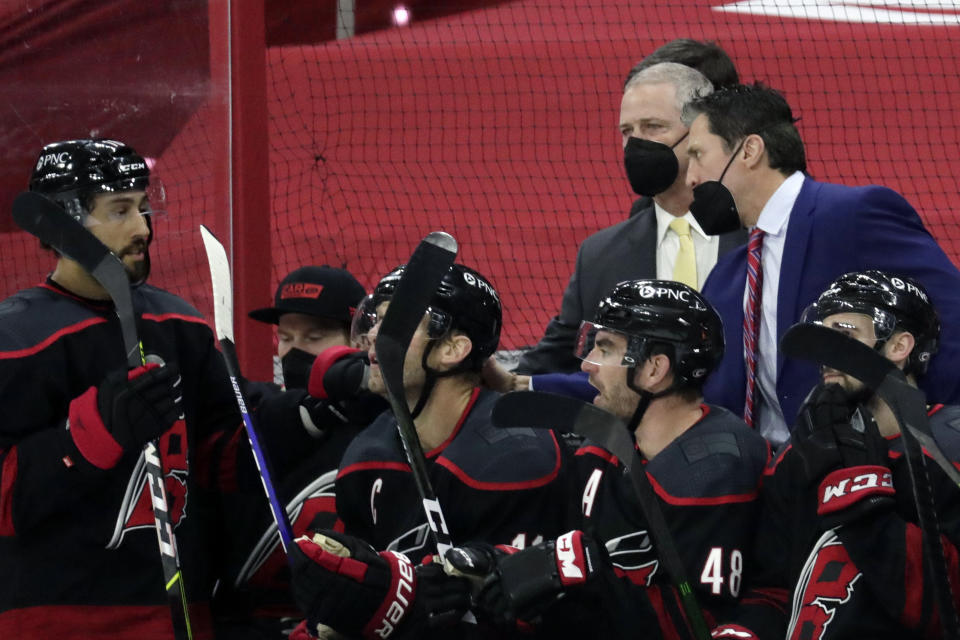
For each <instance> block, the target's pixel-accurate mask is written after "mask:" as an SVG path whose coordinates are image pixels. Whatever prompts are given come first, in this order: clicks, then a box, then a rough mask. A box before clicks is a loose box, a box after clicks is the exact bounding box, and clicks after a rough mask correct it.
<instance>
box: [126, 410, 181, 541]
mask: <svg viewBox="0 0 960 640" xmlns="http://www.w3.org/2000/svg"><path fill="white" fill-rule="evenodd" d="M157 444H158V449H159V451H160V461H161V464H162V465H163V480H164V490H165V491H166V492H167V511H168V512H169V513H170V522H171V524H172V525H173V528H174V529H176V528H177V525H178V524H180V521H181V520H183V518H185V517H186V515H187V425H186V423H185V422H184V421H183V420H177V421H176V422H175V423H174V425H173V427H171V428H170V429H169V430H168V431H167V432H166V433H164V434H163V435H162V436H160V440H159V441H158V443H157ZM154 526H155V525H154V518H153V505H152V501H151V497H150V488H149V486H148V483H147V466H146V460H145V458H144V454H143V452H142V451H141V452H140V457H139V458H137V464H136V465H135V466H134V468H133V472H132V473H131V474H130V479H129V480H128V481H127V489H126V491H125V492H124V494H123V500H122V502H121V503H120V510H119V512H118V513H117V520H116V523H115V524H114V527H113V535H112V536H111V537H110V541H109V542H108V543H107V549H116V548H117V547H119V546H120V545H121V544H123V539H124V537H125V536H126V535H127V533H128V532H130V531H136V530H139V529H150V530H151V531H152V530H153V529H154Z"/></svg>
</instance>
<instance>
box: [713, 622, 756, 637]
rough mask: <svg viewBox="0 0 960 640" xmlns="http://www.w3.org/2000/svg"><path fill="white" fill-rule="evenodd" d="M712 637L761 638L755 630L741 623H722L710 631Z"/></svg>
mask: <svg viewBox="0 0 960 640" xmlns="http://www.w3.org/2000/svg"><path fill="white" fill-rule="evenodd" d="M710 637H712V638H732V639H733V640H760V638H759V637H758V636H757V634H755V633H754V632H753V631H751V630H750V629H748V628H746V627H741V626H740V625H739V624H722V625H720V626H719V627H717V628H715V629H714V630H713V631H711V632H710Z"/></svg>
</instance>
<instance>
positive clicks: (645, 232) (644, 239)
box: [601, 204, 657, 278]
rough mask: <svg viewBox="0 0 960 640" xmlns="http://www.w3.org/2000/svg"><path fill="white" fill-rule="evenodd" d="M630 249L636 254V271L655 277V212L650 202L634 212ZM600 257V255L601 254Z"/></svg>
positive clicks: (630, 232)
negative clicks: (637, 267) (638, 267)
mask: <svg viewBox="0 0 960 640" xmlns="http://www.w3.org/2000/svg"><path fill="white" fill-rule="evenodd" d="M629 239H630V247H631V250H632V251H634V252H636V255H637V256H638V259H637V264H638V265H639V266H640V268H641V270H640V271H638V273H643V274H650V275H649V276H647V275H645V276H643V277H645V278H648V277H649V278H656V277H657V214H656V212H655V211H654V210H653V205H652V204H651V205H650V206H649V207H647V208H646V209H643V210H641V211H639V212H638V213H637V214H636V223H635V224H633V225H632V226H631V228H630V231H629ZM601 257H602V256H601Z"/></svg>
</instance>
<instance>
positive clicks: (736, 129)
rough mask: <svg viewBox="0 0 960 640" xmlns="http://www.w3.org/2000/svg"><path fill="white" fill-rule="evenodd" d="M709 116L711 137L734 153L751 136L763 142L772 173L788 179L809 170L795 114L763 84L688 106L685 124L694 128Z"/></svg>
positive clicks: (740, 86) (727, 90) (741, 87)
mask: <svg viewBox="0 0 960 640" xmlns="http://www.w3.org/2000/svg"><path fill="white" fill-rule="evenodd" d="M699 115H705V116H706V117H707V122H708V123H709V126H710V133H712V134H714V135H716V136H719V137H720V138H722V139H723V145H724V148H725V150H726V151H727V153H730V152H732V151H733V150H734V148H735V147H736V146H737V145H738V144H739V143H740V141H741V140H743V139H744V138H746V137H747V136H749V135H752V134H756V135H758V136H760V137H761V138H763V144H764V146H765V147H766V150H767V157H768V158H769V164H770V168H771V169H777V170H778V171H780V172H781V173H783V174H784V175H788V176H789V175H790V174H792V173H793V172H794V171H806V170H807V158H806V152H805V151H804V149H803V140H801V139H800V132H799V131H797V128H796V126H794V124H793V123H794V118H793V110H792V109H791V108H790V105H789V104H788V103H787V100H786V98H784V97H783V94H781V93H780V92H779V91H776V90H775V89H771V88H770V87H767V86H765V85H763V84H761V83H759V82H757V83H755V84H738V85H734V86H732V87H726V88H724V89H721V90H720V91H715V92H714V93H711V94H710V95H706V96H701V97H699V98H696V99H694V100H692V101H690V102H688V103H687V106H686V107H684V109H683V121H684V123H685V124H686V125H687V126H690V123H692V122H693V121H694V120H695V119H696V117H697V116H699Z"/></svg>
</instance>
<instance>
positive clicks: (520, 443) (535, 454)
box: [436, 391, 560, 491]
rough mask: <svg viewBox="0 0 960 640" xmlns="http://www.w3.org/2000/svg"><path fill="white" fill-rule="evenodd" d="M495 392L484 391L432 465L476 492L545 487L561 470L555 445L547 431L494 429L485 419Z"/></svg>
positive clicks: (557, 447)
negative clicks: (440, 468)
mask: <svg viewBox="0 0 960 640" xmlns="http://www.w3.org/2000/svg"><path fill="white" fill-rule="evenodd" d="M499 395H500V394H497V393H494V392H490V391H484V392H481V393H480V395H479V397H478V398H477V402H476V404H474V406H473V409H472V410H471V411H470V415H469V416H467V419H466V421H465V422H464V423H463V426H462V427H461V429H460V433H458V434H457V436H456V437H455V438H454V439H453V441H452V442H451V443H450V444H449V445H448V446H447V448H446V449H444V450H443V452H442V453H441V454H440V456H439V457H438V458H437V461H436V462H437V464H438V465H441V466H443V467H444V468H446V469H447V470H448V471H450V472H451V473H453V474H454V475H456V476H457V478H459V480H460V481H461V482H463V483H464V484H467V485H468V486H471V487H473V488H475V489H481V490H487V491H506V490H521V489H533V488H536V487H541V486H544V485H546V484H549V483H550V482H551V481H553V479H555V478H556V476H557V474H558V473H559V470H560V446H559V444H558V443H557V440H556V438H555V437H554V435H553V432H552V431H549V430H546V429H498V428H497V427H495V426H493V424H492V423H491V420H490V412H491V410H492V409H493V404H494V402H495V401H496V399H497V398H498V397H499Z"/></svg>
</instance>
